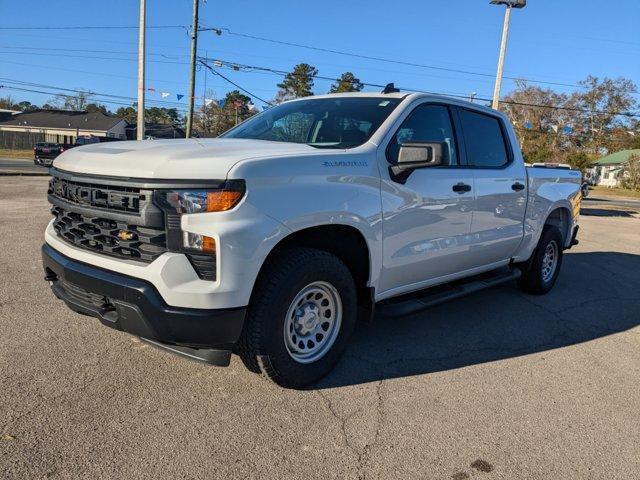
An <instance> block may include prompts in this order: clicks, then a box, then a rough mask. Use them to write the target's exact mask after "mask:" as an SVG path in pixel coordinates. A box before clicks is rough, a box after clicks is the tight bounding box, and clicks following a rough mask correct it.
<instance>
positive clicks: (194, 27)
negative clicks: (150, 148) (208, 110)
mask: <svg viewBox="0 0 640 480" xmlns="http://www.w3.org/2000/svg"><path fill="white" fill-rule="evenodd" d="M198 1H199V0H193V21H192V22H191V73H190V76H189V111H188V112H187V131H186V134H185V136H186V138H189V137H191V131H192V129H193V101H194V97H195V95H196V53H197V50H198Z"/></svg>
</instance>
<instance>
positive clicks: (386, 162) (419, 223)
mask: <svg viewBox="0 0 640 480" xmlns="http://www.w3.org/2000/svg"><path fill="white" fill-rule="evenodd" d="M453 120H454V118H453V115H452V110H451V108H450V107H449V106H448V105H443V104H434V103H423V104H421V105H418V106H416V107H415V108H413V110H411V112H410V113H409V114H408V115H407V116H406V118H405V119H404V120H403V121H402V122H401V124H400V126H399V127H397V128H396V129H395V130H394V132H393V136H392V137H391V138H390V140H389V141H388V143H387V144H386V145H384V144H383V145H384V150H383V149H381V150H380V154H381V155H383V156H384V158H382V159H381V160H380V165H381V166H382V169H381V170H382V171H381V174H382V213H383V232H384V239H383V271H382V277H381V289H380V291H381V292H385V291H387V292H388V293H387V294H388V295H389V294H390V293H392V294H397V293H402V292H403V291H410V290H414V289H417V288H419V287H421V286H425V285H426V284H429V282H430V281H433V280H434V279H436V278H439V277H443V276H446V275H450V274H454V273H457V272H460V271H463V270H466V269H467V268H468V267H469V265H468V255H466V253H467V251H468V249H469V242H468V235H469V230H470V228H471V217H472V213H473V208H474V203H475V202H474V195H473V190H472V183H473V177H472V171H471V170H470V169H467V168H464V165H463V163H464V159H463V157H464V155H463V154H462V155H461V152H460V149H459V145H458V141H457V135H456V129H455V122H454V121H453ZM407 142H441V143H443V144H445V145H446V146H445V149H444V150H445V151H446V159H445V164H444V165H442V166H437V167H428V168H422V169H417V170H414V171H413V172H412V173H411V174H410V175H409V177H408V178H407V179H406V181H405V182H404V183H402V182H399V181H394V180H392V179H391V178H390V176H389V174H388V169H389V166H390V165H393V164H394V163H396V162H397V159H398V153H399V150H400V146H401V145H402V144H403V143H407ZM461 187H464V188H461ZM390 291H392V292H390Z"/></svg>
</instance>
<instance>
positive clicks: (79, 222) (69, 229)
mask: <svg viewBox="0 0 640 480" xmlns="http://www.w3.org/2000/svg"><path fill="white" fill-rule="evenodd" d="M51 213H53V215H54V217H55V219H54V222H53V228H54V229H55V230H56V232H57V233H58V235H59V236H60V237H62V238H63V239H65V240H66V241H67V242H69V243H71V244H73V245H75V246H78V247H80V248H84V249H87V250H91V251H94V252H99V253H102V254H105V255H111V256H114V257H118V258H129V259H133V260H139V261H142V262H147V263H150V262H152V261H153V260H155V259H156V258H158V257H159V256H160V255H162V254H163V253H164V252H166V251H167V247H166V237H165V231H164V228H150V227H141V226H139V225H131V224H128V223H126V222H122V221H116V220H112V219H108V218H102V217H100V216H90V215H86V214H82V213H78V212H73V211H70V210H67V209H64V208H62V207H60V206H54V207H53V208H52V209H51ZM96 213H99V212H96Z"/></svg>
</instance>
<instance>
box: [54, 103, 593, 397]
mask: <svg viewBox="0 0 640 480" xmlns="http://www.w3.org/2000/svg"><path fill="white" fill-rule="evenodd" d="M51 175H52V178H51V181H50V185H49V189H48V199H49V202H50V203H51V204H52V213H53V219H52V220H51V222H50V223H49V225H48V227H47V229H46V232H45V244H44V245H43V249H42V254H43V264H44V269H45V279H46V280H47V281H48V282H49V283H50V285H51V288H52V290H53V293H54V294H55V295H56V296H57V297H58V298H59V299H61V300H63V301H64V302H65V303H66V304H67V305H68V306H69V307H70V308H71V309H72V310H74V311H75V312H78V313H81V314H85V315H89V316H92V317H97V318H98V319H99V320H100V322H102V323H103V324H105V325H107V326H109V327H112V328H115V329H118V330H122V331H124V332H128V333H130V334H133V335H136V336H139V337H141V338H142V339H144V340H145V341H148V342H150V343H152V344H154V345H155V346H158V347H160V348H163V349H165V350H169V351H172V352H174V353H177V354H179V355H182V356H184V357H189V358H192V359H197V360H200V361H204V362H207V363H209V364H213V365H220V366H224V365H228V364H229V361H230V357H231V355H232V353H234V354H237V355H239V357H240V358H241V360H242V361H243V363H244V364H245V366H246V367H247V368H248V369H249V370H250V371H252V372H255V373H260V372H261V373H263V374H265V375H266V376H268V377H269V378H271V379H272V380H274V381H275V382H276V383H278V384H279V385H282V386H285V387H291V388H297V387H301V386H303V385H306V384H309V383H312V382H315V381H317V380H318V379H320V378H321V377H322V376H323V375H325V374H327V373H328V372H329V371H330V370H331V369H332V368H333V367H334V365H335V364H336V362H337V361H338V359H339V357H340V355H341V353H342V352H343V351H344V349H345V347H346V345H347V341H348V339H349V336H350V334H351V333H352V331H353V329H354V325H355V323H356V320H357V319H368V318H371V317H372V314H373V311H374V307H375V308H376V311H379V312H380V313H379V315H386V316H394V315H403V314H407V313H411V312H414V311H417V310H419V309H421V308H425V307H428V306H430V305H433V304H436V303H439V302H442V301H444V300H448V299H452V298H456V297H459V296H461V295H463V294H466V293H469V292H474V291H477V290H480V289H482V288H486V287H489V286H492V285H496V284H498V283H502V282H506V281H514V282H517V284H518V285H519V287H520V288H521V289H522V290H524V291H526V292H529V293H531V294H543V293H546V292H548V291H549V290H550V289H551V288H552V287H553V286H554V284H555V282H556V279H557V278H558V274H559V272H560V267H561V264H562V255H563V250H565V249H567V248H570V247H571V246H572V245H573V244H574V243H576V242H577V240H576V234H577V231H578V219H579V209H580V200H581V192H580V179H581V175H580V172H579V171H574V170H570V169H559V168H555V169H554V168H537V167H535V168H534V167H526V166H525V164H524V161H523V158H522V154H521V152H520V148H519V146H518V141H517V139H516V136H515V133H514V130H513V128H512V126H511V125H510V123H509V121H508V119H507V117H506V116H505V115H503V114H502V113H500V112H498V111H495V110H491V109H489V108H486V107H482V106H479V105H475V104H471V103H468V102H464V101H459V100H454V99H451V98H446V97H439V96H432V95H427V94H419V93H402V92H398V91H391V92H386V91H385V92H383V93H357V94H354V93H349V94H334V95H323V96H315V97H307V98H303V99H297V100H293V101H289V102H285V103H282V104H280V105H278V106H274V107H272V108H270V109H268V110H266V111H264V112H262V113H260V114H258V115H255V116H254V117H251V118H250V119H248V120H246V121H245V122H243V123H241V124H239V125H237V126H236V127H234V128H232V129H231V130H229V131H228V132H227V133H225V134H223V135H222V136H221V137H219V138H214V139H196V138H193V139H184V140H166V141H165V140H148V141H139V142H135V141H128V142H117V143H116V142H114V143H110V144H95V145H86V146H82V147H77V148H74V149H71V150H69V151H66V152H64V153H63V154H62V155H60V156H59V157H58V158H56V160H55V162H54V165H53V168H52V169H51Z"/></svg>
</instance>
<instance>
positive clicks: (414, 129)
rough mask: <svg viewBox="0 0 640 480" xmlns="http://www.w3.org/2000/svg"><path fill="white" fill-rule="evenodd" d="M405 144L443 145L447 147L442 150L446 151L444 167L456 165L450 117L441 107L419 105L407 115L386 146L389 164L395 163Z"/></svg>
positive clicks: (444, 108)
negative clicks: (435, 143)
mask: <svg viewBox="0 0 640 480" xmlns="http://www.w3.org/2000/svg"><path fill="white" fill-rule="evenodd" d="M407 142H442V143H445V144H446V145H447V147H448V148H444V149H443V150H444V151H445V152H446V151H448V155H447V158H445V165H457V164H458V155H457V153H456V141H455V137H454V135H453V127H452V125H451V116H450V115H449V109H448V108H447V107H445V106H443V105H421V106H418V107H416V108H415V109H414V110H413V112H411V113H410V114H409V116H408V117H407V118H406V119H405V120H404V122H402V125H401V126H400V128H399V129H398V131H397V132H396V134H395V135H394V136H393V138H392V139H391V141H390V142H389V145H388V146H387V150H386V155H387V161H388V162H389V163H397V161H398V153H400V147H401V146H402V144H403V143H407Z"/></svg>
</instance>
